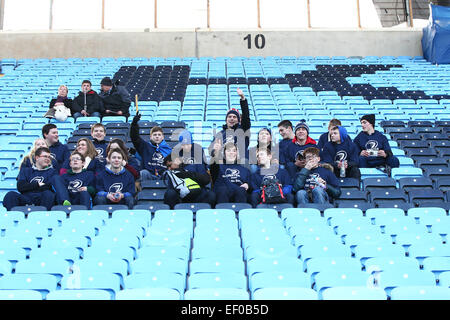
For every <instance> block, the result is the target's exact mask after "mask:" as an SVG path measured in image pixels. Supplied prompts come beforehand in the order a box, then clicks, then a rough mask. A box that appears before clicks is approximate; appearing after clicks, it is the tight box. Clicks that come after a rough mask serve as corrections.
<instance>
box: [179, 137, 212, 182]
mask: <svg viewBox="0 0 450 320" xmlns="http://www.w3.org/2000/svg"><path fill="white" fill-rule="evenodd" d="M178 140H179V142H180V143H179V144H177V145H176V146H175V147H174V148H173V150H172V155H173V156H175V157H180V158H181V159H182V164H183V168H184V169H185V170H187V171H195V172H200V173H207V171H208V162H207V160H206V156H205V152H204V151H203V148H202V146H201V145H200V144H198V143H195V142H194V141H193V138H192V133H191V132H189V131H188V130H183V131H182V132H180V135H179V137H178Z"/></svg>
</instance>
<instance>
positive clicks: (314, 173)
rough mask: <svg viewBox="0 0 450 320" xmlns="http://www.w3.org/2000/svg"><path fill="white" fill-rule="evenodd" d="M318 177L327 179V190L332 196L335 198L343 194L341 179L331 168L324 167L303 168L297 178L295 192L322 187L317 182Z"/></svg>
mask: <svg viewBox="0 0 450 320" xmlns="http://www.w3.org/2000/svg"><path fill="white" fill-rule="evenodd" d="M318 178H322V179H323V180H325V181H326V183H327V185H326V189H325V191H326V192H327V193H328V195H329V196H330V197H332V198H334V199H336V198H339V196H340V195H341V189H340V187H339V180H338V179H337V178H336V176H335V175H334V173H333V172H332V171H331V170H330V169H326V168H323V167H317V168H314V169H312V170H308V169H306V168H302V169H301V170H300V172H299V173H298V174H297V177H296V178H295V182H294V192H298V191H299V190H308V189H312V188H320V186H319V185H318V184H317V182H316V180H317V179H318Z"/></svg>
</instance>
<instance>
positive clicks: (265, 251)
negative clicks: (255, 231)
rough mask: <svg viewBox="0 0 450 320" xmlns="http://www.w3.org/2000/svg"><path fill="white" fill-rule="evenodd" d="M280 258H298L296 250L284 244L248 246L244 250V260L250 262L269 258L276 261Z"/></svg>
mask: <svg viewBox="0 0 450 320" xmlns="http://www.w3.org/2000/svg"><path fill="white" fill-rule="evenodd" d="M281 257H292V258H298V252H297V248H296V247H294V246H292V245H290V244H288V243H286V244H280V243H278V244H272V243H267V244H264V245H258V244H257V245H254V246H249V247H248V248H246V250H245V259H246V260H247V261H250V260H251V259H254V258H269V259H276V258H281Z"/></svg>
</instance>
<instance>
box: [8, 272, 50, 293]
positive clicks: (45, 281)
mask: <svg viewBox="0 0 450 320" xmlns="http://www.w3.org/2000/svg"><path fill="white" fill-rule="evenodd" d="M57 284H58V279H57V277H56V276H53V275H51V274H43V273H35V274H29V273H23V274H7V275H4V276H3V277H1V278H0V288H2V290H4V289H7V290H12V289H14V290H37V291H39V292H41V293H46V292H49V291H52V290H56V287H57Z"/></svg>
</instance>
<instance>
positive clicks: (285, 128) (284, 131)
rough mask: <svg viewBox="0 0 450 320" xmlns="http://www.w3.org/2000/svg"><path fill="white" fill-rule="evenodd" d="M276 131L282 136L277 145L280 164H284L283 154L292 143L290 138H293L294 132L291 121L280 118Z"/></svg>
mask: <svg viewBox="0 0 450 320" xmlns="http://www.w3.org/2000/svg"><path fill="white" fill-rule="evenodd" d="M278 132H279V133H280V135H281V137H282V138H283V139H282V140H281V141H280V142H279V144H278V146H279V157H280V164H281V165H282V166H284V165H285V164H286V160H285V154H286V150H287V148H288V147H289V145H290V144H291V143H292V140H294V139H295V133H294V129H293V126H292V122H291V121H289V120H282V121H280V122H279V123H278Z"/></svg>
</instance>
